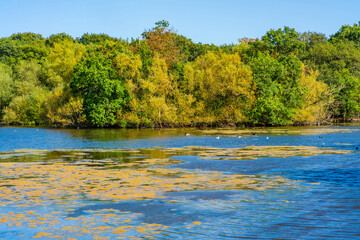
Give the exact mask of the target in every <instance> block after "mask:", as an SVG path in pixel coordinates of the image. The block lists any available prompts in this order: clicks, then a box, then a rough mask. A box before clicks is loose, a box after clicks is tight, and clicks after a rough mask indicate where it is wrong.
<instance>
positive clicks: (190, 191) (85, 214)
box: [0, 126, 360, 239]
mask: <svg viewBox="0 0 360 240" xmlns="http://www.w3.org/2000/svg"><path fill="white" fill-rule="evenodd" d="M185 133H190V135H188V136H187V135H185ZM359 144H360V127H359V126H338V127H317V128H306V127H298V128H257V129H207V130H197V129H163V130H152V129H142V130H123V129H79V130H70V129H65V130H64V129H62V130H59V129H41V128H38V129H37V128H8V127H3V128H0V239H30V238H31V239H32V238H38V239H205V238H207V239H360V152H359V147H360V145H359Z"/></svg>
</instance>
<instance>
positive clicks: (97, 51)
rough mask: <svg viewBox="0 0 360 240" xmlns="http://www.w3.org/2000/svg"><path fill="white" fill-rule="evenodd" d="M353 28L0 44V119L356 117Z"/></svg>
mask: <svg viewBox="0 0 360 240" xmlns="http://www.w3.org/2000/svg"><path fill="white" fill-rule="evenodd" d="M359 79H360V22H359V24H354V25H353V26H350V25H344V26H342V27H341V28H340V29H339V31H338V32H336V33H335V34H333V35H331V36H330V37H326V36H325V35H324V34H321V33H316V32H304V33H298V32H296V31H295V29H292V28H289V27H284V28H282V29H277V30H273V29H272V30H270V31H268V32H267V33H266V34H265V35H264V36H263V37H262V38H261V39H249V38H241V39H239V43H238V44H231V45H222V46H216V45H213V44H202V43H194V42H193V41H192V40H191V39H189V38H187V37H185V36H182V35H180V34H177V33H176V32H175V31H174V30H173V29H172V28H170V26H169V23H168V22H167V21H164V20H163V21H159V22H157V23H155V26H154V27H153V28H151V29H148V30H146V31H144V33H143V34H142V37H141V38H138V39H131V40H126V41H125V40H122V39H118V38H114V37H110V36H108V35H106V34H84V35H83V36H82V37H80V38H76V39H74V38H72V37H71V36H69V35H67V34H65V33H60V34H54V35H51V36H50V37H48V38H44V37H42V36H41V35H40V34H35V33H18V34H13V35H12V36H10V37H5V38H1V39H0V86H1V87H0V121H1V122H3V123H6V124H21V125H44V126H54V127H185V126H198V127H202V126H244V125H245V126H249V125H264V126H278V125H292V124H294V125H304V124H324V123H329V122H331V121H351V120H354V119H359V112H360V80H359Z"/></svg>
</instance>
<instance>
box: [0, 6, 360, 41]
mask: <svg viewBox="0 0 360 240" xmlns="http://www.w3.org/2000/svg"><path fill="white" fill-rule="evenodd" d="M0 11H1V14H0V26H1V27H0V37H8V36H10V35H11V34H13V33H18V32H35V33H40V34H42V35H43V36H44V37H48V36H50V35H51V34H55V33H61V32H65V33H67V34H70V35H71V36H73V37H80V36H81V35H82V34H84V33H106V34H108V35H110V36H113V37H120V38H123V39H126V38H131V37H134V38H137V37H139V36H140V35H141V33H142V32H143V31H144V30H145V29H149V28H152V27H153V26H154V23H155V22H156V21H159V20H163V19H165V20H167V21H169V22H170V25H171V26H172V27H173V28H174V29H175V30H176V31H177V33H179V34H182V35H184V36H186V37H188V38H191V39H192V40H193V41H194V42H202V43H214V44H217V45H221V44H230V43H237V39H239V38H242V37H249V38H257V37H259V38H260V37H261V36H262V35H264V34H265V33H266V32H267V31H268V30H270V29H278V28H281V27H283V26H289V27H292V28H295V30H296V31H298V32H304V31H308V30H310V31H315V32H321V33H325V34H326V35H327V36H329V35H330V34H333V33H335V32H337V31H338V30H339V28H340V27H341V26H342V25H345V24H349V25H353V24H354V23H358V22H359V21H360V14H359V13H360V1H359V0H341V1H340V0H336V1H335V0H128V1H126V0H117V1H115V0H0Z"/></svg>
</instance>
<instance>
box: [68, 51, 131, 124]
mask: <svg viewBox="0 0 360 240" xmlns="http://www.w3.org/2000/svg"><path fill="white" fill-rule="evenodd" d="M70 86H71V89H72V90H73V92H74V93H75V94H78V95H80V96H82V97H83V98H84V111H85V114H86V119H87V123H88V124H89V125H91V126H98V127H105V126H111V125H114V124H115V122H116V112H117V111H118V110H120V109H121V108H122V107H123V106H124V103H125V102H126V101H127V100H128V94H127V91H126V87H125V83H124V81H123V80H122V79H121V78H120V77H119V76H118V75H117V74H116V71H115V70H114V68H112V62H111V59H106V58H104V57H103V56H101V55H99V56H95V57H90V58H87V59H83V60H81V61H80V62H79V64H77V65H76V66H75V69H74V77H73V79H72V81H71V85H70Z"/></svg>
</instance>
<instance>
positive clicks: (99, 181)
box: [0, 147, 321, 239]
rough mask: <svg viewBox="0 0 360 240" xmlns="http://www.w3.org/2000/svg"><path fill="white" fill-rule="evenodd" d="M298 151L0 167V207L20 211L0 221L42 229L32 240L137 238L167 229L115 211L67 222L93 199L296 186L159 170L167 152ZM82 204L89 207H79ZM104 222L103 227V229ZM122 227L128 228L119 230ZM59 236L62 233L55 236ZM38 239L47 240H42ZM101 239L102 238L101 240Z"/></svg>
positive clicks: (236, 176) (280, 180) (260, 179)
mask: <svg viewBox="0 0 360 240" xmlns="http://www.w3.org/2000/svg"><path fill="white" fill-rule="evenodd" d="M299 149H300V150H301V151H302V152H304V151H305V149H301V148H298V150H294V149H293V148H290V149H286V148H285V150H284V149H280V148H278V149H276V148H275V149H274V148H272V149H267V148H259V149H254V148H251V147H250V148H247V149H242V150H241V149H233V150H226V149H217V148H209V149H201V150H196V149H194V148H184V149H158V150H157V151H158V153H157V154H158V155H157V156H156V157H154V158H151V159H144V160H138V161H136V162H133V163H132V164H131V168H129V167H128V166H129V165H128V164H126V163H122V164H119V165H122V167H121V168H117V167H116V166H115V167H114V163H113V162H111V163H110V161H107V162H106V164H110V166H111V167H109V166H106V165H104V164H105V162H102V165H101V166H100V164H91V166H89V165H88V164H72V163H69V162H61V161H59V162H55V163H49V164H42V163H28V162H24V163H22V164H21V165H20V164H2V163H0V181H1V184H2V185H4V186H6V187H0V203H1V204H4V205H5V206H10V207H17V208H19V209H21V210H22V211H23V212H24V213H23V215H21V214H14V213H7V214H5V215H1V217H0V222H2V223H6V224H12V225H14V224H16V223H18V224H19V225H18V226H21V224H23V225H24V226H27V227H29V228H36V227H41V228H46V229H47V230H46V232H45V230H44V229H42V232H38V233H37V235H35V236H34V237H35V238H59V239H69V237H78V236H79V238H84V237H88V236H91V237H95V238H98V239H107V238H108V237H107V236H110V235H111V234H113V235H115V236H113V237H111V238H115V237H119V238H122V237H124V238H125V239H129V238H130V236H127V234H129V230H130V229H131V230H133V231H131V232H132V233H134V231H136V233H137V234H138V235H140V236H142V237H144V236H147V235H151V234H153V235H152V236H154V235H156V234H159V232H160V231H161V230H163V229H166V228H167V226H163V225H160V224H147V223H143V224H140V225H138V224H137V223H136V221H134V219H135V218H136V217H137V216H138V215H136V213H131V212H125V211H119V210H116V209H105V210H100V211H91V210H86V211H84V212H85V213H86V214H85V215H84V216H81V217H73V215H71V213H72V212H74V211H76V210H77V209H78V208H80V209H81V207H82V206H83V205H96V203H97V202H96V201H99V200H103V201H114V202H118V201H126V200H149V199H160V198H162V197H164V195H165V194H164V193H167V192H177V191H194V190H200V191H211V190H233V189H252V190H260V189H266V188H274V187H278V186H282V185H285V184H296V182H293V181H290V180H288V179H284V178H281V177H276V176H275V177H268V176H252V175H240V174H233V175H230V174H224V173H222V172H218V171H201V170H187V169H181V168H164V165H165V166H166V165H169V164H173V163H174V162H176V161H174V160H171V159H168V158H166V157H164V158H161V156H162V155H164V156H167V155H169V156H170V153H171V152H172V151H184V152H185V153H186V152H187V153H189V154H190V153H191V154H197V155H198V156H201V157H204V158H215V159H216V158H217V157H219V158H220V155H222V154H225V155H223V156H226V157H229V158H238V157H239V156H240V157H244V156H245V155H246V156H247V157H249V156H256V157H258V156H262V155H263V154H264V152H265V153H266V152H270V151H274V152H276V154H282V153H284V152H286V151H287V152H291V151H293V152H295V151H299ZM310 150H311V149H310ZM310 150H309V151H310ZM149 151H150V150H149ZM311 151H312V150H311ZM320 152H321V151H320ZM244 153H245V155H244ZM291 154H292V153H291ZM119 165H118V166H119ZM83 201H85V202H91V203H90V204H85V203H83ZM49 203H51V204H52V205H54V206H56V207H58V208H55V207H52V208H51V210H50V209H48V211H47V212H46V211H44V212H45V213H43V211H41V212H39V213H38V212H36V211H34V210H28V209H29V208H30V207H33V206H34V207H36V206H37V207H39V206H40V208H41V209H45V208H43V207H42V205H43V206H46V207H48V205H49ZM34 209H36V208H34ZM55 209H56V211H55ZM52 210H53V211H52ZM49 213H51V215H50V214H49ZM69 214H70V215H69ZM54 219H58V220H54ZM107 222H108V223H109V225H106V224H107ZM125 224H126V225H129V226H122V225H125ZM200 224H201V222H199V221H194V222H192V226H194V225H200ZM104 225H105V226H104ZM60 231H63V232H61V235H60V234H59V232H60ZM75 233H76V234H75ZM44 234H49V235H46V236H45V235H44ZM50 234H51V235H50ZM55 234H57V235H55ZM102 234H103V235H106V236H101V235H102ZM138 235H137V236H138ZM137 236H134V237H137ZM91 237H89V238H91ZM154 238H156V237H154Z"/></svg>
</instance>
